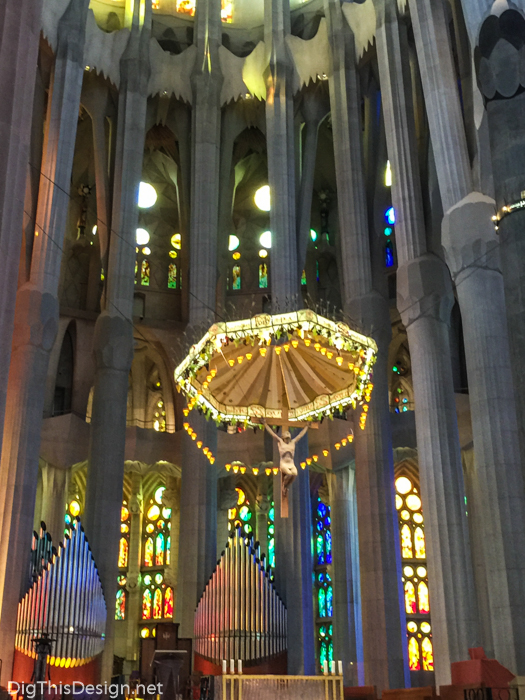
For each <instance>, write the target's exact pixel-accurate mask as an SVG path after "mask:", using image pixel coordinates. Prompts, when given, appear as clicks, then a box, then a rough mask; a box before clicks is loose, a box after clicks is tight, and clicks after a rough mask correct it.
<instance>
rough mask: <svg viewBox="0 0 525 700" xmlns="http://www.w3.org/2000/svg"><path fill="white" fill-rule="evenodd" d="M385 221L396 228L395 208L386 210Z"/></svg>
mask: <svg viewBox="0 0 525 700" xmlns="http://www.w3.org/2000/svg"><path fill="white" fill-rule="evenodd" d="M385 219H386V220H387V223H389V224H390V225H391V226H395V224H396V210H395V209H394V207H390V208H389V209H387V210H386V212H385Z"/></svg>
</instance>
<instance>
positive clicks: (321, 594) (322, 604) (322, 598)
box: [317, 588, 326, 617]
mask: <svg viewBox="0 0 525 700" xmlns="http://www.w3.org/2000/svg"><path fill="white" fill-rule="evenodd" d="M317 596H318V599H319V617H326V591H325V589H324V588H320V589H319V591H318V593H317Z"/></svg>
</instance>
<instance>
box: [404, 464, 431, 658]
mask: <svg viewBox="0 0 525 700" xmlns="http://www.w3.org/2000/svg"><path fill="white" fill-rule="evenodd" d="M395 490H396V508H397V512H398V517H399V533H400V539H401V559H402V562H403V588H404V593H405V611H406V615H407V638H408V663H409V668H410V670H411V671H421V670H422V671H433V670H434V654H433V649H432V627H431V621H430V602H429V594H428V574H427V562H426V547H425V530H424V528H425V524H424V519H423V512H422V504H421V497H420V495H419V492H418V489H417V488H416V486H415V483H414V480H413V479H411V478H408V477H407V476H399V477H398V478H397V479H396V480H395Z"/></svg>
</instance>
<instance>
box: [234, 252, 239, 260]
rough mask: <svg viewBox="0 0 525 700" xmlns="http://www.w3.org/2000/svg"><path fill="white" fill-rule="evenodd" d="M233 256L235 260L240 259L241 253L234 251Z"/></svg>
mask: <svg viewBox="0 0 525 700" xmlns="http://www.w3.org/2000/svg"><path fill="white" fill-rule="evenodd" d="M232 258H233V259H234V260H240V258H241V254H240V253H234V254H233V255H232Z"/></svg>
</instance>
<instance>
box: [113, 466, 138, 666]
mask: <svg viewBox="0 0 525 700" xmlns="http://www.w3.org/2000/svg"><path fill="white" fill-rule="evenodd" d="M132 464H133V463H132ZM135 464H136V463H135ZM132 469H133V467H132ZM129 512H130V520H131V524H130V529H129V554H128V573H127V576H126V578H127V583H126V589H127V598H128V599H127V601H126V661H125V663H126V667H127V668H126V669H125V673H129V672H131V671H132V670H133V668H134V667H135V666H136V662H137V660H138V654H139V637H138V635H137V629H138V626H139V624H140V621H141V618H142V589H141V585H140V583H141V578H140V564H141V561H140V559H141V553H142V516H143V501H142V474H141V472H140V471H135V470H134V469H133V471H132V472H131V498H130V499H129ZM114 608H115V604H113V606H111V604H110V603H109V601H108V611H110V612H113V613H114Z"/></svg>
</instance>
